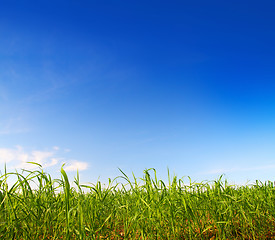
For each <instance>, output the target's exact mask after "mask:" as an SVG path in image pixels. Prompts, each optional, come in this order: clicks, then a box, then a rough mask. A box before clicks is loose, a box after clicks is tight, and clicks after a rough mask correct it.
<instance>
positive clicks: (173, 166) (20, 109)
mask: <svg viewBox="0 0 275 240" xmlns="http://www.w3.org/2000/svg"><path fill="white" fill-rule="evenodd" d="M274 12H275V1H273V0H272V1H234V0H233V1H220V0H219V1H211V0H210V1H204V0H203V1H200V0H194V1H160V0H159V1H154V0H152V1H142V0H141V1H120V0H116V1H93V0H89V1H88V0H79V1H69V0H67V1H60V0H55V1H51V0H48V1H42V0H41V1H15V0H1V1H0V164H1V169H3V168H4V165H5V163H6V164H7V167H8V170H9V171H13V169H15V168H16V169H20V168H31V167H32V166H31V165H30V164H26V162H28V161H35V162H38V163H40V164H42V165H43V167H44V170H45V171H47V172H49V173H51V174H52V175H53V176H54V177H60V168H61V166H62V164H63V163H66V165H65V166H64V168H65V169H66V170H67V172H68V173H69V175H70V177H73V176H75V174H76V169H79V171H80V177H81V180H82V181H85V182H87V181H89V182H94V181H96V180H97V179H98V178H99V177H100V180H101V181H107V179H108V178H114V177H116V176H118V175H120V172H119V170H118V168H121V169H122V170H123V171H124V172H125V173H127V174H129V175H130V174H131V173H132V172H134V174H135V175H136V176H142V174H143V170H144V169H146V168H155V169H156V170H157V172H158V175H159V177H160V178H162V179H165V178H166V177H167V167H168V168H169V169H170V172H171V173H172V174H173V173H174V174H176V175H177V176H178V177H183V176H190V177H191V179H192V180H193V181H202V180H214V179H216V178H217V177H219V176H220V175H221V174H225V176H226V178H227V179H229V180H230V181H233V182H236V183H245V182H246V181H247V180H250V182H253V181H255V180H256V179H259V180H262V181H265V180H271V181H274V180H275V179H274V173H275V68H274V65H275V46H274V43H275V27H274V26H275V15H274Z"/></svg>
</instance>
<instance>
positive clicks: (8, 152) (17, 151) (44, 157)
mask: <svg viewBox="0 0 275 240" xmlns="http://www.w3.org/2000/svg"><path fill="white" fill-rule="evenodd" d="M55 154H56V151H37V150H36V151H31V152H27V151H25V150H24V148H23V147H22V146H16V147H15V148H0V163H11V164H13V165H14V166H15V168H23V169H29V170H31V169H34V168H36V167H37V166H35V165H32V164H29V163H28V162H35V163H39V164H41V165H42V167H50V166H54V165H56V164H57V163H58V162H59V159H58V158H56V157H54V156H55Z"/></svg>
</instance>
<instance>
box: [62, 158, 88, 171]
mask: <svg viewBox="0 0 275 240" xmlns="http://www.w3.org/2000/svg"><path fill="white" fill-rule="evenodd" d="M87 168H88V163H86V162H80V161H72V162H70V163H69V164H68V165H67V166H66V165H65V167H64V170H65V171H68V172H71V171H76V170H79V171H82V170H86V169H87Z"/></svg>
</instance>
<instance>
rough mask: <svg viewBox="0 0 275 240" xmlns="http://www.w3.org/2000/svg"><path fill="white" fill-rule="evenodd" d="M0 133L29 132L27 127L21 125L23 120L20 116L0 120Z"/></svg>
mask: <svg viewBox="0 0 275 240" xmlns="http://www.w3.org/2000/svg"><path fill="white" fill-rule="evenodd" d="M0 124H1V128H0V135H9V134H17V133H25V132H29V128H27V127H26V126H23V125H24V124H23V120H22V118H21V117H16V118H10V119H7V120H5V121H2V122H0Z"/></svg>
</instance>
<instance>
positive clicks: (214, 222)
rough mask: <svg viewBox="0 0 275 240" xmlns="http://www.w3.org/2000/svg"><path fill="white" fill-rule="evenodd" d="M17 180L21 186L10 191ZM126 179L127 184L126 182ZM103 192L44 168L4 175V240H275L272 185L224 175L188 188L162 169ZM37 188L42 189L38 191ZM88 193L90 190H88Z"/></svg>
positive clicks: (0, 191) (0, 192)
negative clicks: (161, 174) (232, 181)
mask: <svg viewBox="0 0 275 240" xmlns="http://www.w3.org/2000/svg"><path fill="white" fill-rule="evenodd" d="M10 175H14V176H16V179H17V181H16V182H15V183H14V184H13V185H12V186H9V187H8V184H7V181H8V179H9V177H10ZM119 180H121V181H119ZM116 181H119V182H125V181H126V183H124V184H122V183H114V182H113V181H111V180H110V181H109V185H108V186H105V187H103V185H102V183H101V182H100V181H98V182H97V183H95V184H94V185H92V184H91V185H81V184H80V180H79V175H78V173H77V176H76V177H75V180H74V184H70V182H69V179H68V176H67V174H66V172H65V171H64V169H63V168H62V169H61V178H60V179H52V178H51V176H50V175H49V174H47V173H45V172H44V171H43V169H42V168H39V170H37V171H27V170H23V171H22V173H18V172H14V173H7V172H5V173H4V174H2V175H1V176H0V239H24V240H25V239H274V237H275V222H274V217H275V205H274V203H275V202H274V201H275V192H274V191H275V189H274V185H273V183H272V182H265V183H263V182H260V181H256V183H255V184H253V185H250V186H248V185H247V186H232V185H229V184H228V182H227V181H226V180H223V179H222V177H221V178H220V179H218V180H216V181H212V182H202V183H192V182H191V180H190V179H189V181H188V182H187V183H185V182H184V181H183V180H182V179H178V178H177V177H173V178H171V177H170V176H169V182H168V184H165V182H164V181H162V180H159V179H158V178H157V174H156V171H155V170H154V169H149V170H145V171H144V176H143V178H141V179H137V178H135V176H133V180H130V178H129V177H128V176H127V175H126V174H124V173H123V172H122V171H121V176H119V177H118V178H117V179H116ZM34 184H35V187H34ZM84 190H85V191H84Z"/></svg>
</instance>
